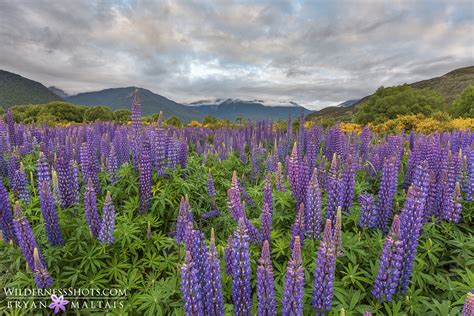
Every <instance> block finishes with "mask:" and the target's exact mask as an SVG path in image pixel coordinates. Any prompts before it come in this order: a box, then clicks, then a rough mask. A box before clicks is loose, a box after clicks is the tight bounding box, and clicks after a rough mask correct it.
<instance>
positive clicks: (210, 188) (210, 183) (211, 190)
mask: <svg viewBox="0 0 474 316" xmlns="http://www.w3.org/2000/svg"><path fill="white" fill-rule="evenodd" d="M207 193H208V194H209V196H210V197H211V198H214V197H215V196H216V188H215V187H214V178H213V177H212V173H211V169H209V173H208V175H207Z"/></svg>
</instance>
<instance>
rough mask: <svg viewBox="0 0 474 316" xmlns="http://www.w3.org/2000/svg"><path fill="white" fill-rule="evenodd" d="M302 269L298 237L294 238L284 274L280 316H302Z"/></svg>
mask: <svg viewBox="0 0 474 316" xmlns="http://www.w3.org/2000/svg"><path fill="white" fill-rule="evenodd" d="M303 295H304V267H303V261H302V260H301V245H300V237H299V236H296V237H295V240H294V245H293V252H292V256H291V259H290V260H289V261H288V266H287V268H286V274H285V287H284V290H283V298H282V305H283V308H282V315H283V316H287V315H303Z"/></svg>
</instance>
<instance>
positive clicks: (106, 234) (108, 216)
mask: <svg viewBox="0 0 474 316" xmlns="http://www.w3.org/2000/svg"><path fill="white" fill-rule="evenodd" d="M114 228H115V207H114V204H113V202H112V197H111V196H110V192H109V191H107V195H106V196H105V201H104V207H103V208H102V221H101V223H100V228H99V241H100V242H101V243H102V244H104V245H106V244H112V243H113V242H114Z"/></svg>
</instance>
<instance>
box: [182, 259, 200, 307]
mask: <svg viewBox="0 0 474 316" xmlns="http://www.w3.org/2000/svg"><path fill="white" fill-rule="evenodd" d="M197 272H198V271H197V269H196V263H195V262H194V261H193V260H192V258H191V253H190V252H189V251H186V259H185V261H184V264H183V265H182V266H181V292H183V301H184V311H185V313H186V315H189V316H191V315H192V316H201V315H204V304H203V300H202V295H201V294H202V293H201V283H200V282H199V278H198V275H197Z"/></svg>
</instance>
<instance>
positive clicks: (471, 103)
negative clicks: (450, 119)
mask: <svg viewBox="0 0 474 316" xmlns="http://www.w3.org/2000/svg"><path fill="white" fill-rule="evenodd" d="M450 112H451V114H452V115H453V116H454V117H471V118H474V85H470V86H468V87H467V88H466V89H464V91H463V92H462V93H461V94H460V95H459V96H458V97H457V98H456V99H454V101H453V105H452V106H451V109H450Z"/></svg>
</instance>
